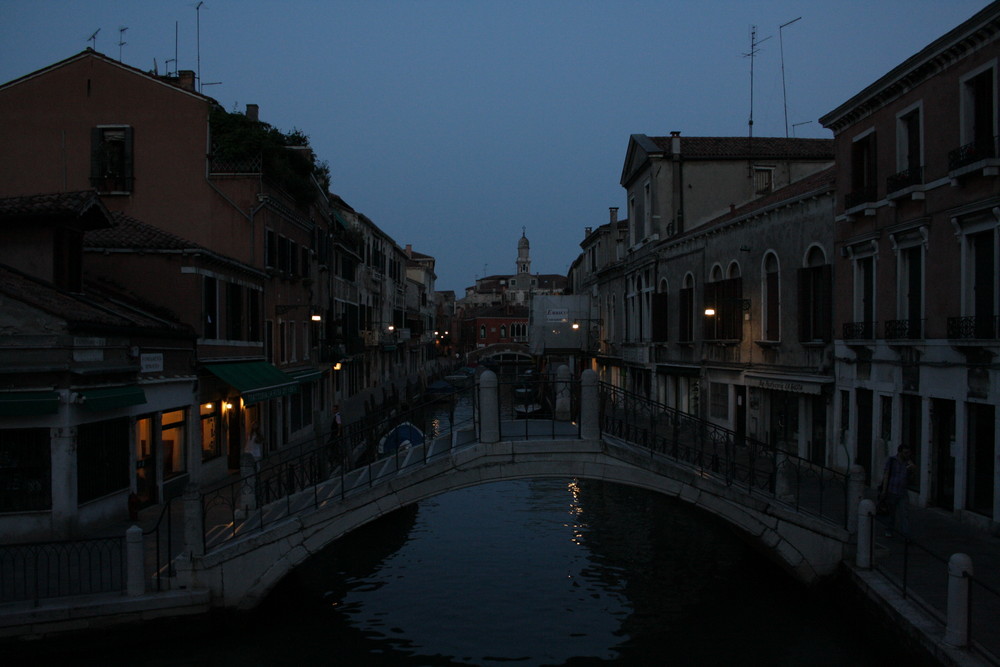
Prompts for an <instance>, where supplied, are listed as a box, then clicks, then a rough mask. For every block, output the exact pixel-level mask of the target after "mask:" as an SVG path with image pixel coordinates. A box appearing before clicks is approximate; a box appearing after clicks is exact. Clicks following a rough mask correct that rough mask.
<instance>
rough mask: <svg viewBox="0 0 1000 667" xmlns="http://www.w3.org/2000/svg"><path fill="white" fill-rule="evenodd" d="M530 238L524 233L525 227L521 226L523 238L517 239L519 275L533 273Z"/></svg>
mask: <svg viewBox="0 0 1000 667" xmlns="http://www.w3.org/2000/svg"><path fill="white" fill-rule="evenodd" d="M528 253H529V247H528V239H527V237H526V236H525V235H524V227H521V238H520V239H518V240H517V275H519V276H520V275H521V274H522V273H523V274H526V275H528V274H530V273H531V258H530V257H528Z"/></svg>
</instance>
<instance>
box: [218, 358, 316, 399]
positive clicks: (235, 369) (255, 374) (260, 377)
mask: <svg viewBox="0 0 1000 667" xmlns="http://www.w3.org/2000/svg"><path fill="white" fill-rule="evenodd" d="M205 368H207V369H208V370H209V372H211V373H212V375H214V376H215V377H217V378H219V379H220V380H222V381H223V382H225V383H226V384H228V385H229V386H230V387H233V388H234V389H236V390H237V391H238V392H240V396H241V397H242V398H243V403H244V404H246V405H250V404H252V403H258V402H260V401H266V400H267V399H269V398H278V397H279V396H287V395H289V394H296V393H298V391H299V383H298V380H296V379H295V378H293V377H292V376H290V375H288V374H286V373H282V372H281V371H279V370H278V369H277V368H275V367H274V366H272V365H271V364H269V363H267V362H266V361H246V362H242V363H238V364H211V365H209V366H206V367H205Z"/></svg>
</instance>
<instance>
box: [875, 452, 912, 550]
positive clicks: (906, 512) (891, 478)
mask: <svg viewBox="0 0 1000 667" xmlns="http://www.w3.org/2000/svg"><path fill="white" fill-rule="evenodd" d="M915 468H916V466H915V465H914V464H913V461H912V459H911V458H910V448H909V447H907V446H906V445H900V446H899V447H898V448H896V455H895V456H890V457H889V458H888V459H886V461H885V466H884V467H883V468H882V483H881V484H880V485H879V505H880V506H881V505H884V506H885V508H886V510H887V512H888V526H887V530H886V532H885V536H886V537H892V531H893V530H897V531H899V532H900V534H902V535H903V537H909V536H910V499H909V495H908V492H907V486H908V485H909V482H910V475H911V474H912V473H913V471H914V469H915Z"/></svg>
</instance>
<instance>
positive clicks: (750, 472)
mask: <svg viewBox="0 0 1000 667" xmlns="http://www.w3.org/2000/svg"><path fill="white" fill-rule="evenodd" d="M600 424H601V430H602V431H603V432H604V433H606V434H608V435H612V436H615V437H618V438H620V439H622V440H625V441H627V442H630V443H632V444H634V445H638V446H640V447H642V448H644V449H646V450H648V451H649V452H650V454H651V455H653V454H660V455H663V456H667V457H669V458H671V459H674V460H676V461H679V462H681V463H684V464H687V465H689V466H692V467H693V468H696V469H697V470H698V471H699V473H701V474H704V475H711V476H713V477H715V478H717V479H720V480H722V481H724V482H725V483H726V484H727V485H729V486H734V487H739V488H742V489H744V490H745V491H746V492H747V493H749V494H762V495H766V496H769V497H774V498H777V499H779V500H781V501H783V502H787V503H789V504H790V505H792V506H794V507H795V509H796V510H797V511H803V512H807V513H810V514H814V515H816V516H820V517H823V518H825V519H827V520H829V521H832V522H834V523H836V524H838V525H841V526H844V527H846V526H847V525H848V507H849V501H848V488H847V475H846V474H845V473H843V472H840V471H838V470H834V469H832V468H827V467H825V466H822V465H818V464H816V463H813V462H811V461H809V460H807V459H805V458H802V457H800V456H798V455H796V454H795V453H793V452H786V451H783V450H780V449H778V448H776V447H774V446H772V445H769V444H767V443H764V442H761V441H759V440H756V439H754V438H751V437H748V436H746V435H745V434H742V433H737V432H735V431H732V430H730V429H727V428H724V427H721V426H718V425H716V424H713V423H711V422H709V421H707V420H704V419H701V418H699V417H696V416H694V415H690V414H687V413H685V412H682V411H680V410H677V409H674V408H670V407H667V406H665V405H663V404H662V403H658V402H656V401H652V400H650V399H649V398H647V397H645V396H641V395H639V394H635V393H631V392H628V391H625V390H623V389H620V388H618V387H614V386H612V385H609V384H607V383H601V385H600Z"/></svg>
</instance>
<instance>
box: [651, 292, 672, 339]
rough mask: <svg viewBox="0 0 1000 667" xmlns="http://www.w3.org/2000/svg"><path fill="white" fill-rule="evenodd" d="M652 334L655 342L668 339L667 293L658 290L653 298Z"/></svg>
mask: <svg viewBox="0 0 1000 667" xmlns="http://www.w3.org/2000/svg"><path fill="white" fill-rule="evenodd" d="M652 306H653V308H652V310H653V313H652V322H651V324H652V334H653V342H654V343H663V342H666V340H667V319H668V318H667V293H666V292H657V293H655V294H653V300H652Z"/></svg>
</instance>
